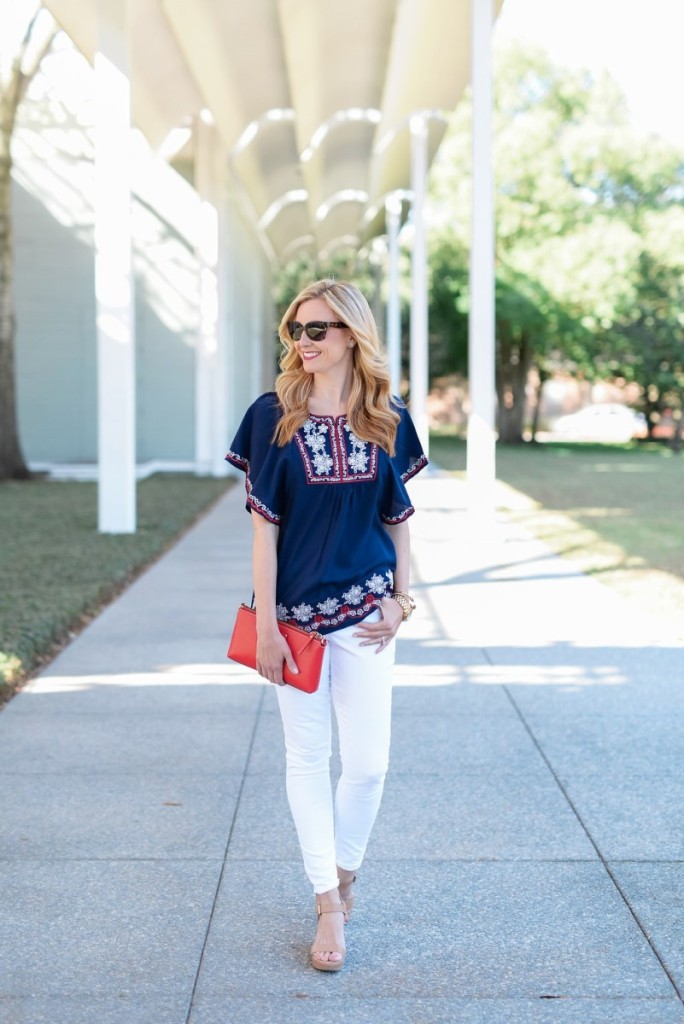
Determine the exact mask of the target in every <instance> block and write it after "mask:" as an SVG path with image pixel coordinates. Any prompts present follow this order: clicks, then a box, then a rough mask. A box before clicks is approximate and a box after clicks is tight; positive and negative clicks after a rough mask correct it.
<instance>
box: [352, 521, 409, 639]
mask: <svg viewBox="0 0 684 1024" xmlns="http://www.w3.org/2000/svg"><path fill="white" fill-rule="evenodd" d="M385 529H386V530H387V532H388V534H389V535H390V537H391V539H392V543H393V544H394V550H395V552H396V556H397V567H396V569H395V570H394V589H395V590H401V591H403V592H404V593H406V591H407V590H408V586H409V571H410V562H411V535H410V533H409V524H408V520H404V522H403V523H397V524H396V526H388V525H387V524H385ZM379 607H380V612H381V613H382V619H381V621H380V622H362V623H360V625H359V631H358V633H355V634H354V635H355V636H362V637H363V640H362V641H361V645H360V646H361V647H369V646H371V645H372V644H380V646H379V647H378V651H377V653H379V652H380V651H381V650H382V649H383V647H384V645H385V644H386V643H388V642H389V641H390V640H391V639H392V637H393V636H395V635H396V633H397V630H398V629H399V626H400V625H401V624H402V622H403V621H404V613H403V611H402V609H401V607H400V605H399V604H398V602H397V601H395V600H394V599H393V598H391V597H383V599H382V600H381V601H380V605H379Z"/></svg>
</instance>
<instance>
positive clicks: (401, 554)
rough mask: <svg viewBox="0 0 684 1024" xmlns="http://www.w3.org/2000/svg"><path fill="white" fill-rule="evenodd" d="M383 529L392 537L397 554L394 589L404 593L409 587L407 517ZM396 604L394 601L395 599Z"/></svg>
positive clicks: (409, 543) (409, 556)
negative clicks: (401, 521)
mask: <svg viewBox="0 0 684 1024" xmlns="http://www.w3.org/2000/svg"><path fill="white" fill-rule="evenodd" d="M385 529H386V530H387V532H388V533H389V535H390V537H391V538H392V543H393V544H394V550H395V551H396V554H397V568H396V569H395V571H394V589H395V590H401V591H402V592H403V593H406V592H407V591H408V588H409V576H410V573H411V568H410V567H411V534H410V532H409V523H408V519H405V520H404V522H403V523H397V524H396V526H388V525H387V524H385ZM395 604H396V601H395Z"/></svg>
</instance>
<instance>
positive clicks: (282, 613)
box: [276, 604, 289, 619]
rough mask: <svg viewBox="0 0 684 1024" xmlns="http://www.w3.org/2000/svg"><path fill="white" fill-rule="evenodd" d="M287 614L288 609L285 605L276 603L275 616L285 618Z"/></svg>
mask: <svg viewBox="0 0 684 1024" xmlns="http://www.w3.org/2000/svg"><path fill="white" fill-rule="evenodd" d="M288 615H289V611H288V609H287V607H286V606H285V605H284V604H278V605H276V618H277V619H286V618H287V616H288Z"/></svg>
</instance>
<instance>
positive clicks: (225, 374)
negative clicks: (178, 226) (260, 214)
mask: <svg viewBox="0 0 684 1024" xmlns="http://www.w3.org/2000/svg"><path fill="white" fill-rule="evenodd" d="M217 214H218V255H217V264H216V275H217V278H216V279H217V289H216V301H217V318H216V364H215V373H214V375H213V378H212V429H211V437H212V453H211V455H212V474H213V476H227V475H228V473H229V467H228V463H227V462H226V461H225V454H226V452H227V450H228V445H229V444H230V442H231V440H232V437H230V436H229V434H230V427H231V426H233V425H234V416H233V415H232V406H233V405H234V399H233V396H232V394H231V387H230V386H229V382H230V381H232V379H233V359H234V353H233V350H234V347H235V346H234V342H233V331H234V310H233V273H232V264H231V260H232V256H233V253H232V246H231V239H232V224H231V221H230V217H229V214H228V197H227V195H226V190H225V182H224V180H223V176H222V177H221V184H220V195H219V197H218V200H217Z"/></svg>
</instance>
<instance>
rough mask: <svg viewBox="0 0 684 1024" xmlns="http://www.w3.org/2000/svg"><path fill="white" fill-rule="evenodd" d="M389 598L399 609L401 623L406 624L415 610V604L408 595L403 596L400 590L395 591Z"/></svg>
mask: <svg viewBox="0 0 684 1024" xmlns="http://www.w3.org/2000/svg"><path fill="white" fill-rule="evenodd" d="M390 597H391V598H392V599H393V600H394V601H396V602H397V604H398V605H399V607H400V608H401V616H402V621H403V622H406V620H407V619H408V618H409V616H410V615H411V613H412V612H413V611H414V610H415V607H416V602H415V601H414V600H413V598H412V597H411V595H410V594H405V593H404V592H403V591H402V590H395V591H394V593H392V594H391V595H390Z"/></svg>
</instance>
